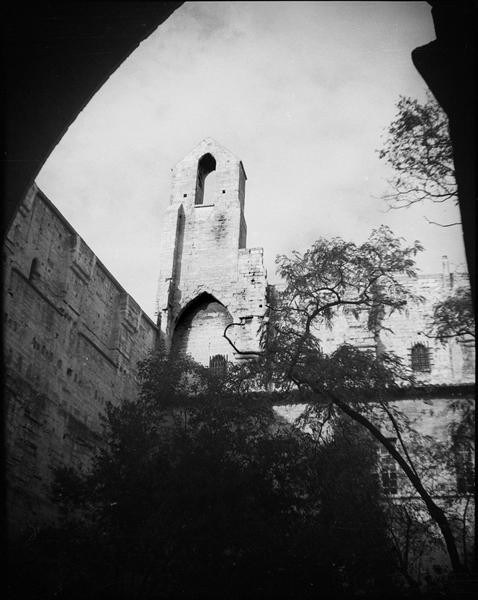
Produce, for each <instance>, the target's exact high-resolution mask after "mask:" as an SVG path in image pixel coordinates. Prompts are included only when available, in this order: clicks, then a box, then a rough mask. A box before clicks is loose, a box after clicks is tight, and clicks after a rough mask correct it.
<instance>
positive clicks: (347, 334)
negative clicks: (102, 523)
mask: <svg viewBox="0 0 478 600" xmlns="http://www.w3.org/2000/svg"><path fill="white" fill-rule="evenodd" d="M245 184H246V173H245V170H244V167H243V165H242V162H241V161H240V160H239V159H238V158H236V157H235V156H234V155H233V154H232V153H231V152H229V150H227V149H225V148H224V147H222V146H221V145H219V144H218V143H217V142H215V141H214V140H212V139H205V140H203V141H202V142H201V143H200V144H198V145H197V146H196V147H195V148H194V149H193V150H192V151H191V152H190V153H189V154H188V155H187V156H186V157H185V158H184V159H183V160H181V161H180V162H179V163H178V164H177V165H176V167H175V168H174V170H173V177H172V191H171V198H170V202H169V206H168V208H167V209H166V213H165V215H164V218H163V221H162V234H161V250H160V256H159V257H158V258H159V260H158V262H159V265H160V275H159V285H158V306H157V310H158V322H157V323H154V322H152V321H151V320H150V319H149V317H148V316H147V315H146V314H145V313H144V312H143V311H142V310H141V308H140V307H139V306H138V305H137V303H136V302H135V301H134V300H133V298H131V296H129V295H128V294H127V293H126V292H125V291H124V289H123V288H122V287H121V285H120V284H119V283H118V282H117V281H116V280H115V278H114V277H113V275H111V273H109V271H108V270H107V269H106V268H105V266H104V265H103V264H102V263H101V261H100V260H99V259H98V258H97V257H96V256H95V254H94V252H93V251H92V250H91V249H90V248H89V247H88V246H87V244H85V242H84V241H83V240H82V239H81V237H80V236H79V235H78V233H76V232H75V231H74V229H73V228H72V227H71V225H70V224H69V223H68V222H67V221H66V219H65V218H64V217H63V216H62V215H61V214H60V213H59V211H58V210H57V209H56V208H55V206H54V205H53V204H52V203H51V202H50V201H49V200H48V199H47V198H46V197H45V195H44V194H43V193H42V192H41V191H40V190H39V189H38V188H36V187H35V186H34V187H33V188H32V189H31V190H30V193H29V194H28V195H27V197H26V198H25V200H24V202H23V204H22V206H21V207H20V209H19V211H18V213H17V215H16V217H15V219H14V222H13V224H12V226H11V228H10V230H9V232H8V235H7V237H6V240H5V244H4V259H3V260H4V264H3V270H4V316H3V318H4V356H5V367H6V368H5V390H4V391H5V399H6V404H5V421H6V427H5V433H6V453H7V464H6V467H7V468H6V475H7V481H8V495H7V508H8V515H9V521H10V523H11V524H12V527H13V528H14V529H17V530H18V529H22V528H25V527H26V526H29V525H34V524H38V523H39V522H41V521H42V519H44V518H45V517H53V516H54V507H53V505H52V503H51V501H50V500H49V488H50V485H51V482H52V478H53V471H54V469H55V468H56V467H59V466H72V467H74V468H75V469H79V470H81V469H87V468H88V465H89V463H90V460H91V458H92V456H93V455H94V453H95V451H96V450H97V449H98V448H99V447H100V446H101V443H102V426H101V417H102V415H103V414H104V410H105V405H106V403H107V402H112V403H113V404H115V403H118V402H119V401H120V400H121V399H122V398H125V397H129V398H131V397H134V396H135V394H136V393H137V377H136V374H137V363H138V361H139V360H141V359H142V358H144V357H146V356H147V354H148V353H149V352H150V351H151V350H152V349H153V348H154V347H155V346H161V347H162V348H163V349H164V350H165V351H172V352H176V351H177V352H179V353H187V354H190V355H191V356H192V357H193V358H194V359H196V360H197V361H199V362H201V363H203V364H205V365H209V364H214V362H215V361H217V360H218V358H219V359H221V360H228V361H237V360H241V358H243V357H244V356H250V354H254V353H255V352H258V351H259V350H260V335H259V330H260V325H261V323H262V322H263V320H264V318H265V316H266V310H267V306H266V297H267V294H268V284H267V275H266V271H265V269H264V265H263V251H262V249H261V248H251V249H249V248H247V247H246V223H245V219H244V201H245ZM413 285H414V286H415V287H416V290H415V291H417V290H418V289H419V290H420V291H421V292H422V295H424V296H425V297H426V302H425V303H424V304H422V305H417V306H410V308H409V311H408V313H404V314H402V315H394V317H393V319H394V321H393V323H390V325H391V327H392V329H393V330H394V334H393V335H392V334H385V337H383V338H382V340H381V343H383V344H384V345H385V347H386V348H387V349H389V350H393V351H395V352H396V353H397V354H398V355H400V356H402V358H404V359H405V360H406V361H409V363H410V364H411V366H412V368H413V369H414V370H415V371H416V373H417V375H418V376H419V379H420V381H422V382H423V383H424V384H431V385H433V384H437V385H441V386H444V387H445V388H446V387H449V386H460V385H463V384H468V383H472V382H473V381H474V369H473V365H474V346H473V345H472V344H471V343H470V341H466V340H460V341H458V340H450V341H449V342H447V343H446V344H443V345H442V344H440V343H439V342H438V341H437V340H433V339H431V338H428V337H426V336H425V335H424V333H423V332H424V331H425V330H426V325H427V320H428V319H429V317H430V314H431V310H432V306H433V304H434V303H435V302H436V301H438V300H439V299H442V298H444V297H446V296H448V295H449V294H450V293H451V292H452V291H453V289H455V288H456V287H458V286H460V285H466V277H465V276H464V275H460V276H458V275H456V274H455V276H454V278H453V277H452V275H451V274H450V273H448V272H447V271H446V269H445V272H444V273H441V274H438V275H432V276H423V277H421V278H419V279H418V280H417V281H416V282H414V283H413ZM226 328H227V330H228V335H229V337H230V339H231V340H232V342H233V345H231V344H229V343H228V342H227V340H226V339H225V338H224V335H223V334H224V331H225V329H226ZM321 340H322V343H323V345H324V349H326V350H327V349H333V347H335V346H336V345H338V344H339V343H341V342H343V341H348V342H350V343H353V344H356V345H358V346H361V347H373V346H374V344H376V343H377V340H375V339H373V338H371V337H370V333H369V332H368V330H367V328H366V326H365V324H364V323H362V322H360V321H356V320H355V318H354V317H353V316H352V315H347V314H346V313H345V314H344V315H343V316H342V317H340V318H339V319H338V320H337V322H336V324H335V328H334V329H333V330H332V331H331V332H329V331H326V332H324V334H323V335H322V336H321ZM248 353H249V354H248ZM442 399H443V395H442ZM415 406H418V404H415ZM287 410H288V409H287V407H281V408H280V409H278V411H279V413H280V414H284V415H286V413H287ZM286 416H287V415H286ZM435 426H436V427H439V429H440V431H444V430H445V429H446V426H447V425H446V422H445V421H440V422H438V421H437V420H436V419H435V420H433V419H432V421H430V427H432V428H433V427H435Z"/></svg>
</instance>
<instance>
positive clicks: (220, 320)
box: [171, 292, 233, 366]
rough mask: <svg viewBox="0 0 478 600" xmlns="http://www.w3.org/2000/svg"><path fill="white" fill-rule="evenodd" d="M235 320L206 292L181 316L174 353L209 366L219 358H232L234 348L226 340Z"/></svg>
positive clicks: (172, 346) (175, 336) (177, 320)
mask: <svg viewBox="0 0 478 600" xmlns="http://www.w3.org/2000/svg"><path fill="white" fill-rule="evenodd" d="M232 321H233V318H232V315H231V313H230V312H229V311H228V310H227V308H226V307H225V306H224V304H222V302H220V301H219V300H218V299H217V298H215V297H214V296H213V295H212V294H210V293H208V292H202V293H201V294H199V295H198V296H196V297H195V298H194V299H193V300H191V301H190V302H189V303H188V304H187V305H186V306H185V307H184V308H183V310H182V311H181V312H180V313H179V315H178V317H177V319H176V322H175V325H174V329H173V335H172V345H171V348H172V352H177V353H179V354H188V355H190V356H191V357H192V358H193V359H194V360H196V361H198V362H200V363H202V364H204V365H206V366H208V365H209V360H210V358H211V357H213V356H216V355H217V354H220V355H223V356H231V350H232V349H231V347H230V345H229V343H228V342H227V340H226V339H225V338H224V337H223V333H224V329H225V328H226V326H227V325H229V324H230V323H232Z"/></svg>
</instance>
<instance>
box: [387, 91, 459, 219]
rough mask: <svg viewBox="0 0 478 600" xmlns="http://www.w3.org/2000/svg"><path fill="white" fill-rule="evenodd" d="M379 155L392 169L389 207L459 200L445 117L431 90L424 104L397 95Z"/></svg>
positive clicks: (456, 201)
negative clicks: (391, 118)
mask: <svg viewBox="0 0 478 600" xmlns="http://www.w3.org/2000/svg"><path fill="white" fill-rule="evenodd" d="M379 156H380V158H381V159H383V160H385V162H386V163H387V164H388V165H389V166H391V167H392V169H393V170H394V171H395V174H394V176H393V177H392V178H391V179H389V181H388V182H389V184H390V186H391V188H392V190H393V191H392V192H391V193H390V194H387V195H386V196H385V199H386V201H387V202H388V204H389V206H390V207H391V208H403V207H407V206H410V205H412V204H415V203H417V202H422V201H425V200H429V201H431V202H436V203H441V202H448V201H451V202H453V203H455V204H456V203H458V192H457V185H456V180H455V170H454V164H453V149H452V145H451V141H450V135H449V131H448V119H447V117H446V114H445V113H444V112H443V110H442V108H441V107H440V105H439V104H438V102H437V101H436V100H435V98H434V97H433V96H432V94H431V93H429V92H428V93H427V99H426V101H425V102H424V103H421V102H419V101H418V100H416V99H413V98H407V97H405V96H401V97H400V99H399V101H398V103H397V114H396V117H395V119H394V120H393V121H392V123H391V124H390V126H389V128H388V130H387V138H386V140H385V143H384V145H383V148H382V149H381V150H380V151H379Z"/></svg>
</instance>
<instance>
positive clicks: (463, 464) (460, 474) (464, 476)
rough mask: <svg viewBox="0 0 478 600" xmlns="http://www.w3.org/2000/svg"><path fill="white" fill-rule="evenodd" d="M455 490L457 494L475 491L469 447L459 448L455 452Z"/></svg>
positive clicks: (473, 471)
mask: <svg viewBox="0 0 478 600" xmlns="http://www.w3.org/2000/svg"><path fill="white" fill-rule="evenodd" d="M455 468H456V490H457V492H458V493H459V494H472V493H473V492H474V491H475V469H474V467H473V457H472V453H471V448H470V447H465V446H460V447H458V448H457V449H456V450H455Z"/></svg>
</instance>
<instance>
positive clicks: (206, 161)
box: [194, 152, 216, 205]
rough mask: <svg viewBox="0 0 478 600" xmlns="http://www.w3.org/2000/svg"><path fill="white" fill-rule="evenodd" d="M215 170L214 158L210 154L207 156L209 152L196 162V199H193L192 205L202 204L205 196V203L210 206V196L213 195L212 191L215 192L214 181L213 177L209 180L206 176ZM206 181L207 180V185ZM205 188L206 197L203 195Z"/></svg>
mask: <svg viewBox="0 0 478 600" xmlns="http://www.w3.org/2000/svg"><path fill="white" fill-rule="evenodd" d="M215 170H216V159H215V158H214V156H213V155H212V154H209V152H208V153H207V154H204V156H202V157H201V158H200V159H199V162H198V172H197V179H196V197H195V199H194V204H196V205H198V204H204V199H205V196H206V199H207V202H206V203H209V204H212V202H211V198H210V196H211V194H212V193H213V190H215V187H216V186H215V183H216V181H215V177H213V178H212V179H211V178H210V177H208V175H209V174H210V173H212V172H213V171H215ZM206 179H208V181H207V185H206ZM206 187H207V195H205V188H206Z"/></svg>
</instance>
